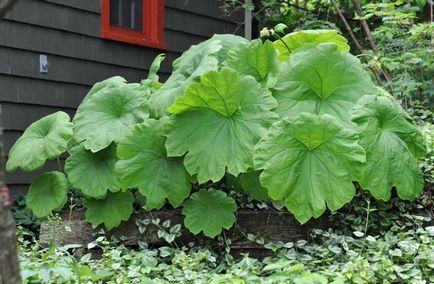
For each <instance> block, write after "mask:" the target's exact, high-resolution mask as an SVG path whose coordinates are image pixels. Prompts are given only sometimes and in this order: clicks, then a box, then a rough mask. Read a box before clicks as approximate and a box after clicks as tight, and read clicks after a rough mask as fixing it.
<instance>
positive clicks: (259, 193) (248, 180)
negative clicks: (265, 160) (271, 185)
mask: <svg viewBox="0 0 434 284" xmlns="http://www.w3.org/2000/svg"><path fill="white" fill-rule="evenodd" d="M260 174H261V172H260V171H249V172H246V173H241V174H240V175H239V176H238V179H239V181H240V186H241V188H242V189H243V190H244V191H245V192H247V193H248V194H249V195H250V197H252V198H254V199H256V200H260V201H264V200H267V199H268V192H267V189H266V188H265V187H263V186H262V185H261V183H260V182H259V175H260Z"/></svg>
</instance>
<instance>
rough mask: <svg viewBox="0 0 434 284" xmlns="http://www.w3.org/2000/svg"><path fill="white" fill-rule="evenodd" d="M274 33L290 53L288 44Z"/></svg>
mask: <svg viewBox="0 0 434 284" xmlns="http://www.w3.org/2000/svg"><path fill="white" fill-rule="evenodd" d="M274 35H275V36H276V37H277V39H278V40H280V41H281V42H282V43H283V45H284V46H285V47H286V49H287V50H288V52H289V54H291V49H289V46H288V45H287V44H286V42H285V41H284V40H283V38H282V37H281V36H279V35H278V34H276V33H274Z"/></svg>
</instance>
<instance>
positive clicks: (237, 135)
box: [166, 69, 276, 183]
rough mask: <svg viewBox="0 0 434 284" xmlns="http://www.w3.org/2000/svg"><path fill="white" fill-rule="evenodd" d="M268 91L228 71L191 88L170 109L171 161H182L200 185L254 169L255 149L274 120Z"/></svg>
mask: <svg viewBox="0 0 434 284" xmlns="http://www.w3.org/2000/svg"><path fill="white" fill-rule="evenodd" d="M275 106H276V101H275V99H274V98H273V97H272V96H271V94H270V93H269V91H267V90H265V89H264V88H262V87H261V86H260V85H259V84H258V83H257V82H256V81H255V80H254V79H253V78H252V77H250V76H240V75H239V74H238V73H237V72H235V71H233V70H231V69H222V70H221V71H212V72H209V73H207V74H206V75H203V76H202V77H201V81H200V83H193V84H192V85H190V86H189V87H188V88H187V89H186V91H185V94H184V96H182V97H180V98H178V99H177V100H176V101H175V103H174V104H173V105H172V106H171V107H170V108H169V112H170V113H172V114H175V115H174V116H172V117H171V123H170V125H169V128H170V129H169V131H168V136H167V143H166V147H167V152H168V155H169V156H183V155H184V154H185V153H186V152H187V154H186V156H185V158H184V165H185V168H186V169H187V171H188V172H189V173H190V174H191V175H195V174H197V180H198V181H199V183H204V182H207V181H208V180H212V181H214V182H216V181H218V180H220V179H221V178H222V177H223V176H224V175H225V171H226V170H227V172H229V173H230V174H232V175H235V176H237V175H238V174H239V173H241V172H245V171H246V170H247V169H248V168H249V167H250V168H251V167H253V159H252V157H253V152H254V148H255V144H256V143H257V142H258V140H259V139H260V138H261V137H262V136H264V135H265V133H266V132H267V130H268V127H269V126H270V125H271V123H272V122H273V121H274V120H275V119H276V115H275V114H274V113H273V112H271V111H270V110H271V109H272V108H274V107H275Z"/></svg>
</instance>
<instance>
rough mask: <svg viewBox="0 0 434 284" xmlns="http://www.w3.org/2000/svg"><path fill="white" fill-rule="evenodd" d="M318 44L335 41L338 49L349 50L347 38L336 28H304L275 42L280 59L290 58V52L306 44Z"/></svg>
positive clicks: (282, 60)
mask: <svg viewBox="0 0 434 284" xmlns="http://www.w3.org/2000/svg"><path fill="white" fill-rule="evenodd" d="M308 43H310V44H314V45H318V44H321V43H334V44H336V47H337V50H339V51H349V50H350V46H349V45H348V44H347V39H346V38H344V37H343V36H341V35H340V34H338V31H336V30H303V31H298V32H293V33H290V34H287V35H285V36H284V37H283V38H281V39H278V40H276V41H275V42H274V48H275V49H276V50H277V51H278V52H279V57H278V59H279V61H281V62H284V61H286V60H288V59H289V57H290V54H291V53H292V52H294V51H295V50H297V49H298V48H301V47H303V46H304V45H305V44H308Z"/></svg>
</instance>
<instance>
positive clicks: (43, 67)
mask: <svg viewBox="0 0 434 284" xmlns="http://www.w3.org/2000/svg"><path fill="white" fill-rule="evenodd" d="M39 72H40V73H48V57H47V55H45V54H39Z"/></svg>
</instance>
